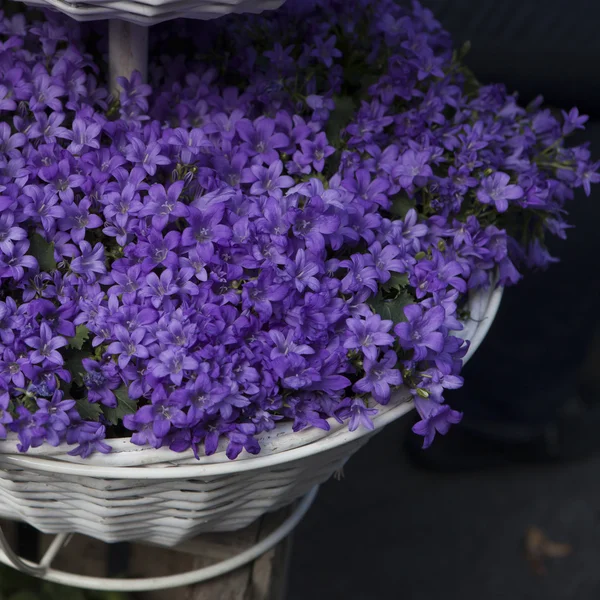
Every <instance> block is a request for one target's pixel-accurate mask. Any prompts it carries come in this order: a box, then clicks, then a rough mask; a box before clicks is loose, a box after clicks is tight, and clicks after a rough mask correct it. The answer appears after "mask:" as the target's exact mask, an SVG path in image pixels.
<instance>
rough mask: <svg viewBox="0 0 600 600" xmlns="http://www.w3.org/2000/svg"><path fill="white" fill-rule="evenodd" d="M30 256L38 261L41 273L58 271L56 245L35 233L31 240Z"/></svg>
mask: <svg viewBox="0 0 600 600" xmlns="http://www.w3.org/2000/svg"><path fill="white" fill-rule="evenodd" d="M29 254H31V256H33V257H34V258H35V259H36V260H37V261H38V264H39V265H40V271H54V270H55V269H56V261H55V260H54V243H53V242H47V241H46V240H45V239H44V238H43V237H42V236H41V235H39V234H38V233H34V234H33V235H32V236H31V237H30V238H29Z"/></svg>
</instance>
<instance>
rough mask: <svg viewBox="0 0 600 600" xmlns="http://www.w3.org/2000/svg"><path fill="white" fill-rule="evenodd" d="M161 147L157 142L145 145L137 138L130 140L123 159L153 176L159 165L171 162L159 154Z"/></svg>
mask: <svg viewBox="0 0 600 600" xmlns="http://www.w3.org/2000/svg"><path fill="white" fill-rule="evenodd" d="M162 151H163V150H162V147H161V145H160V144H159V143H158V142H151V143H150V144H145V143H144V142H143V141H142V140H140V139H139V138H137V137H133V138H131V144H130V145H129V146H128V147H127V149H126V154H125V158H126V159H127V160H128V161H130V162H132V163H134V164H136V165H137V166H140V167H142V168H143V169H144V171H146V173H148V175H155V174H156V170H157V168H158V167H159V166H160V165H168V164H169V163H170V162H171V161H170V159H169V158H167V157H166V156H164V155H163V154H161V152H162Z"/></svg>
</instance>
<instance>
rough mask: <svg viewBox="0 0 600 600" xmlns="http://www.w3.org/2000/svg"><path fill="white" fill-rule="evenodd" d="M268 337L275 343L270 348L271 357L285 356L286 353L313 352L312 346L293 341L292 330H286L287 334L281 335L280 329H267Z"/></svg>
mask: <svg viewBox="0 0 600 600" xmlns="http://www.w3.org/2000/svg"><path fill="white" fill-rule="evenodd" d="M269 337H270V338H271V339H272V340H273V342H274V343H275V348H273V349H272V350H271V354H270V357H271V359H274V358H277V357H278V356H287V355H288V354H300V355H302V354H314V353H315V351H314V350H313V348H311V347H310V346H308V345H307V344H297V343H296V342H294V339H293V338H294V331H293V330H291V329H290V330H288V332H287V335H285V336H284V335H283V333H281V331H277V330H271V331H269Z"/></svg>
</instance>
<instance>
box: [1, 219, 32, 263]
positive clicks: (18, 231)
mask: <svg viewBox="0 0 600 600" xmlns="http://www.w3.org/2000/svg"><path fill="white" fill-rule="evenodd" d="M26 238H27V232H26V231H25V230H24V229H22V228H21V227H18V226H15V216H14V214H13V213H12V212H9V211H5V212H3V213H2V214H0V251H1V252H3V253H5V254H8V253H10V252H12V249H13V247H14V242H18V241H20V240H24V239H26Z"/></svg>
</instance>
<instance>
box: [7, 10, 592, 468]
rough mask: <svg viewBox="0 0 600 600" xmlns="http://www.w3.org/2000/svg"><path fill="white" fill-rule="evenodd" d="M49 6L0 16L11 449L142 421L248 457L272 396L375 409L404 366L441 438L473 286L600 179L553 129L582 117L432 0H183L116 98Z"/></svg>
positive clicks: (287, 405) (173, 438)
mask: <svg viewBox="0 0 600 600" xmlns="http://www.w3.org/2000/svg"><path fill="white" fill-rule="evenodd" d="M47 19H48V20H47V21H44V22H35V23H28V22H27V21H26V19H25V17H24V16H23V15H17V16H15V17H12V18H8V17H3V18H2V19H1V20H0V34H1V36H2V40H1V41H2V45H1V46H0V117H1V121H2V123H0V284H1V287H0V436H1V437H5V436H6V435H7V433H8V432H10V431H13V432H16V434H17V435H18V440H19V449H20V450H22V451H27V450H28V449H29V448H30V447H36V446H39V445H41V444H43V443H48V444H52V445H58V444H60V443H63V442H65V443H68V444H73V450H72V453H73V454H77V455H81V456H83V457H85V456H87V455H89V454H90V453H91V452H94V451H100V452H108V451H109V450H110V447H109V446H108V445H107V444H106V442H105V441H104V440H105V438H106V437H110V436H115V435H123V433H124V432H125V431H128V432H129V433H128V434H129V435H130V436H131V438H132V441H133V442H134V443H136V444H150V445H151V446H154V447H161V446H167V447H169V448H171V449H172V450H174V451H176V452H181V451H184V450H188V449H190V448H191V449H192V450H193V451H194V452H195V453H196V454H197V455H198V454H200V453H206V454H211V453H213V452H215V450H216V448H217V444H218V442H219V440H220V439H225V440H228V441H227V444H228V445H227V454H228V456H229V457H230V458H235V457H236V456H237V455H238V454H239V453H240V452H241V451H242V450H244V449H245V450H246V451H248V452H251V453H257V452H258V451H259V450H260V447H259V444H258V442H257V438H256V436H257V435H258V434H260V433H261V432H263V431H265V430H270V429H272V428H274V427H275V426H276V423H277V422H278V421H279V420H281V419H288V420H292V421H293V426H294V429H295V430H299V429H301V428H304V427H307V426H315V427H321V428H325V429H327V428H328V427H329V425H328V422H327V419H329V418H331V417H334V418H337V419H338V420H340V419H348V424H349V427H350V428H351V429H355V428H357V427H359V426H364V427H372V422H371V418H372V416H373V415H374V414H375V413H376V403H379V404H385V403H387V402H388V401H389V400H390V397H391V394H392V392H393V390H394V389H395V388H397V387H398V386H400V385H402V384H403V385H405V386H407V387H408V388H409V389H410V390H411V391H412V393H413V396H414V400H415V404H416V408H417V411H418V412H419V415H420V417H421V421H420V422H419V423H418V424H417V425H416V426H415V429H414V431H415V432H416V433H418V434H421V435H423V436H424V439H425V443H426V444H429V443H431V441H432V439H433V437H434V436H435V433H436V432H439V433H445V432H446V431H447V430H448V428H449V426H450V424H452V423H456V422H457V421H458V420H459V419H460V414H459V413H457V412H456V411H453V410H451V409H450V408H449V407H448V406H447V405H445V404H444V397H443V394H444V392H445V390H446V389H454V388H457V387H460V386H461V385H462V379H461V377H460V375H459V373H460V369H461V357H463V356H464V354H465V352H466V346H467V345H466V343H464V342H463V341H462V340H460V339H459V338H457V337H455V336H453V335H452V333H451V332H452V331H453V330H457V329H460V328H461V320H464V318H466V317H467V316H468V315H466V314H465V311H464V307H465V299H466V295H467V293H468V292H469V291H470V290H477V289H479V288H482V287H486V286H490V285H494V284H495V283H496V281H498V283H499V284H500V285H509V284H513V283H516V282H517V280H518V279H519V278H520V277H521V275H520V272H521V271H522V270H523V269H524V268H527V267H532V266H537V267H544V266H545V265H547V264H548V263H549V262H551V261H552V260H554V259H552V257H550V256H549V254H548V252H547V250H546V249H545V246H544V236H545V234H546V233H547V232H549V233H551V234H555V235H559V236H564V232H565V229H566V225H565V223H564V221H563V215H564V208H563V207H564V204H565V202H566V201H567V200H569V199H571V198H572V196H573V191H572V190H573V189H574V188H576V187H583V188H584V189H585V191H586V192H587V193H589V191H590V185H591V184H592V183H595V182H597V181H598V180H599V179H600V176H599V175H598V174H597V173H596V171H597V168H598V164H596V163H592V162H591V159H590V152H589V151H588V149H587V148H586V147H584V146H580V147H575V148H567V147H566V146H565V143H564V139H565V137H566V136H567V135H569V134H570V133H572V132H573V131H574V130H576V129H580V128H582V126H583V124H584V122H585V120H586V117H585V116H582V115H579V113H578V112H577V110H576V109H573V110H571V111H570V112H569V113H566V112H564V113H562V115H561V114H560V113H558V114H554V113H553V112H551V111H550V110H548V109H544V108H542V107H541V106H540V102H537V101H536V102H534V103H533V104H531V105H530V106H528V107H526V108H525V107H522V106H520V105H519V104H518V102H517V99H516V97H515V96H513V95H509V94H507V92H506V91H505V89H504V88H503V87H502V86H498V85H491V86H480V85H479V84H478V83H477V82H476V81H475V80H474V78H473V77H472V76H471V75H470V73H469V72H468V70H467V69H466V68H465V67H464V66H463V65H462V63H461V52H459V51H453V48H452V44H451V40H450V38H449V36H448V34H447V33H446V32H445V31H443V30H442V28H441V26H440V25H439V23H438V22H437V21H436V20H435V19H434V18H433V16H432V15H431V13H430V12H429V11H428V10H426V9H424V8H422V7H421V6H420V5H418V4H416V3H415V4H414V5H413V7H412V9H411V10H407V9H405V8H402V7H401V6H400V5H399V4H397V3H396V2H395V1H394V0H356V1H355V2H345V1H343V0H322V1H319V2H301V1H300V0H297V1H296V0H289V1H288V3H287V4H286V5H285V6H284V8H283V9H281V10H280V11H277V12H276V13H266V14H265V15H263V16H241V15H238V16H236V17H230V18H226V19H222V20H219V21H215V22H211V23H210V24H208V25H207V24H203V23H196V22H194V23H193V24H192V25H188V24H186V23H177V24H175V25H172V24H168V25H165V26H163V27H162V29H160V28H159V31H158V33H157V35H162V36H163V39H162V40H161V41H160V43H158V44H157V47H160V49H161V55H162V56H161V58H160V59H156V60H155V61H154V63H153V64H152V66H151V69H150V71H151V73H152V78H153V80H152V81H151V85H146V84H143V83H142V82H141V80H140V77H139V74H133V75H132V76H131V78H129V79H128V80H127V79H122V80H121V81H120V83H121V86H122V91H121V93H120V96H119V98H114V99H113V98H110V97H109V96H108V94H107V92H106V91H105V89H104V88H103V87H102V86H103V83H102V79H101V77H102V76H101V75H100V74H99V73H101V70H100V68H99V67H98V66H96V65H97V64H99V63H100V58H97V59H95V58H94V57H92V56H90V55H88V54H85V52H84V45H83V43H82V42H81V41H80V40H79V39H78V36H79V33H78V30H77V29H76V28H74V27H73V23H69V25H68V27H67V26H65V25H63V24H62V21H60V19H58V18H57V17H56V16H52V15H49V16H48V17H47ZM186 27H189V30H186ZM200 29H201V30H202V34H201V35H199V34H198V31H199V30H200ZM175 30H176V31H177V35H176V36H172V35H169V33H170V32H172V31H175ZM174 38H176V42H177V43H179V44H180V49H183V50H185V51H186V52H187V56H176V49H173V48H172V47H171V46H172V45H173V40H174Z"/></svg>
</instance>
